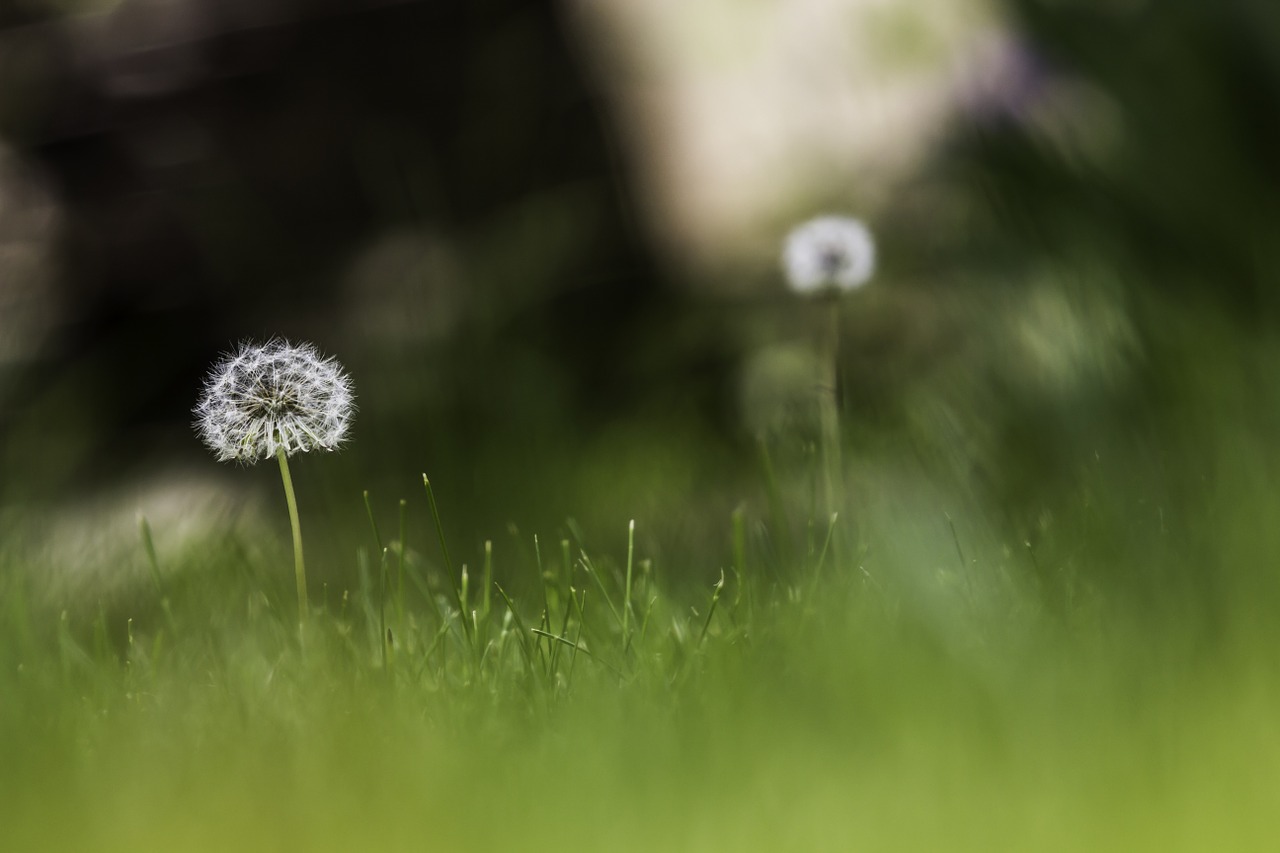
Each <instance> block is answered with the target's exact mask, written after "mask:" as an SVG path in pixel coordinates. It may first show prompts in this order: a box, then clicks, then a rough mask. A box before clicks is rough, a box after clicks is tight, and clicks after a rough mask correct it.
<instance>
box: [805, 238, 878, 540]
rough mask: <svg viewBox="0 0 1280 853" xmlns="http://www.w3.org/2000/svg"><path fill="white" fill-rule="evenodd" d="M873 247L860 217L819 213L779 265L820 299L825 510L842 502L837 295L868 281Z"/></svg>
mask: <svg viewBox="0 0 1280 853" xmlns="http://www.w3.org/2000/svg"><path fill="white" fill-rule="evenodd" d="M875 265H876V246H875V241H874V240H873V239H872V237H871V232H870V231H869V230H868V229H867V226H866V225H864V224H863V223H862V222H861V221H859V220H857V219H852V218H850V217H845V216H820V217H818V218H817V219H811V220H809V221H808V222H805V223H803V224H802V225H799V226H797V227H796V228H795V229H794V230H792V232H791V233H790V234H789V235H788V236H787V240H786V244H785V245H784V247H783V251H782V266H783V271H784V272H785V273H786V277H787V283H788V284H789V285H790V286H791V289H792V290H793V291H795V292H796V293H798V294H801V295H802V296H810V297H816V298H818V299H821V300H822V301H823V302H824V303H825V305H824V308H825V310H824V315H825V316H824V317H823V325H822V329H821V332H820V334H819V335H818V350H819V351H818V365H819V367H818V369H819V376H818V377H817V386H818V411H819V417H820V419H821V443H822V445H821V451H822V477H823V484H824V490H825V493H826V494H825V498H826V503H827V507H826V509H827V512H828V513H831V514H832V515H834V514H835V513H836V512H838V511H839V509H840V505H841V503H842V502H843V495H842V494H841V491H842V489H841V487H840V484H841V483H842V482H843V475H842V474H841V462H840V414H839V409H838V407H837V384H836V382H837V375H836V366H837V364H838V362H839V358H840V297H841V295H843V294H844V293H845V292H847V291H850V290H856V289H857V288H860V287H862V286H863V285H864V284H866V283H867V282H868V281H870V280H871V276H872V274H873V273H874V272H875Z"/></svg>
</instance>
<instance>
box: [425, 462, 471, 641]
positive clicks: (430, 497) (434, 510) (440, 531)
mask: <svg viewBox="0 0 1280 853" xmlns="http://www.w3.org/2000/svg"><path fill="white" fill-rule="evenodd" d="M422 485H423V488H425V489H426V490H427V503H428V504H430V506H431V517H432V518H433V519H434V520H435V523H436V535H437V536H439V537H440V552H441V553H442V554H443V555H444V567H445V573H446V575H447V576H448V578H449V589H450V590H451V591H452V592H453V600H454V601H455V602H456V603H457V605H458V611H459V612H460V613H461V614H462V628H463V630H464V631H465V632H466V634H467V639H468V640H472V639H473V636H474V635H473V632H472V627H471V623H470V622H469V621H467V609H466V607H465V606H463V604H462V596H461V595H460V594H459V592H458V588H457V587H456V586H454V584H453V577H454V574H453V560H452V559H451V558H450V557H449V545H448V544H447V543H446V542H445V538H444V523H443V522H441V521H440V509H439V508H438V507H437V506H436V494H435V492H433V491H432V490H431V481H430V480H429V479H427V475H426V474H423V475H422Z"/></svg>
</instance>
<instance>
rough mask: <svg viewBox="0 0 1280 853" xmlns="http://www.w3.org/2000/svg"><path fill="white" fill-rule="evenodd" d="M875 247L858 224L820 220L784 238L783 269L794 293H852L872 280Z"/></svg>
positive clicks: (843, 218)
mask: <svg viewBox="0 0 1280 853" xmlns="http://www.w3.org/2000/svg"><path fill="white" fill-rule="evenodd" d="M875 267H876V244H875V241H874V240H873V239H872V237H871V232H870V231H868V230H867V226H865V225H863V224H862V222H861V221H859V220H857V219H852V218H850V217H847V216H820V217H818V218H817V219H811V220H809V221H808V222H806V223H804V224H803V225H800V226H797V227H796V228H795V229H794V230H793V231H792V232H791V233H790V234H789V235H787V242H786V245H785V246H784V247H783V250H782V268H783V271H784V272H786V274H787V283H788V284H790V285H791V289H792V290H794V291H795V292H796V293H823V292H834V291H840V290H853V289H854V288H857V287H861V286H862V285H864V284H866V283H867V281H869V280H870V279H871V274H872V273H874V272H875Z"/></svg>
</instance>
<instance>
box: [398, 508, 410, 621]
mask: <svg viewBox="0 0 1280 853" xmlns="http://www.w3.org/2000/svg"><path fill="white" fill-rule="evenodd" d="M408 506H409V502H408V501H407V500H405V499H404V498H401V499H400V548H399V549H398V551H397V554H396V556H397V557H398V559H397V561H396V626H397V628H398V629H399V631H400V634H401V636H403V635H404V552H405V548H406V546H405V537H406V536H408V518H407V517H406V516H407V514H408Z"/></svg>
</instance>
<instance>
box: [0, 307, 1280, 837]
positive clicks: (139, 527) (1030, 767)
mask: <svg viewBox="0 0 1280 853" xmlns="http://www.w3.org/2000/svg"><path fill="white" fill-rule="evenodd" d="M1191 319H1192V318H1190V317H1188V319H1187V322H1188V323H1190V321H1191ZM1194 321H1195V324H1196V325H1197V327H1198V328H1200V330H1201V332H1200V334H1198V335H1184V334H1182V332H1183V331H1185V329H1186V328H1189V326H1187V327H1180V326H1178V325H1177V323H1176V322H1173V321H1172V320H1171V321H1170V326H1169V328H1170V329H1172V330H1173V332H1172V333H1170V334H1169V335H1168V336H1167V339H1166V341H1165V344H1164V345H1163V349H1153V350H1152V352H1153V353H1154V354H1155V355H1158V356H1159V358H1160V359H1161V363H1165V364H1172V365H1176V366H1177V369H1175V370H1172V371H1171V372H1170V373H1169V374H1168V375H1169V376H1173V377H1176V379H1170V380H1168V381H1163V382H1162V381H1161V380H1160V379H1159V376H1158V375H1153V376H1152V378H1151V379H1150V382H1149V385H1148V387H1149V388H1157V389H1163V390H1162V391H1160V392H1159V393H1158V394H1157V393H1155V392H1151V393H1152V396H1151V397H1149V398H1148V399H1147V400H1146V401H1145V402H1144V404H1143V407H1142V410H1141V411H1140V412H1138V413H1136V414H1135V413H1132V412H1130V413H1127V414H1126V415H1125V417H1124V418H1123V419H1121V420H1116V421H1108V420H1106V419H1105V418H1102V417H1101V416H1091V417H1089V418H1087V419H1085V421H1086V425H1085V426H1084V427H1081V428H1079V429H1076V430H1074V431H1072V430H1071V429H1069V428H1066V427H1062V428H1061V429H1060V431H1058V432H1047V433H1045V435H1046V436H1047V437H1049V438H1050V439H1051V440H1052V441H1054V442H1057V444H1056V445H1055V446H1056V448H1057V450H1058V451H1059V453H1060V456H1061V457H1062V458H1060V459H1059V460H1058V463H1057V465H1056V467H1055V468H1054V471H1055V472H1056V473H1055V474H1054V475H1053V476H1052V477H1050V475H1049V474H1044V475H1043V478H1044V482H1043V483H1042V484H1041V486H1040V487H1039V488H1033V489H1030V490H1029V491H1020V492H1018V493H1017V494H1018V495H1019V498H1018V500H1017V501H1016V502H1004V503H1002V502H1000V501H997V500H995V498H993V497H991V495H990V494H988V493H982V492H980V491H978V490H976V488H975V486H974V485H973V482H972V480H971V479H969V478H967V477H966V476H961V475H959V474H956V473H955V470H954V465H952V464H951V463H950V462H947V463H945V464H943V463H939V462H938V461H937V459H936V457H937V456H938V455H939V454H938V453H937V452H936V451H937V446H936V445H928V444H927V443H922V442H919V441H916V442H915V443H911V442H909V441H907V440H906V439H901V438H899V439H897V440H895V441H890V440H888V439H885V438H883V437H881V439H879V440H878V441H877V440H876V439H875V438H874V436H873V434H872V433H871V432H870V431H869V430H867V429H860V428H859V427H858V426H857V425H856V420H857V419H856V418H854V417H852V415H851V413H850V412H848V411H847V410H846V411H845V412H844V413H843V414H844V419H845V433H846V435H845V438H846V441H845V447H844V452H845V463H846V469H847V470H846V474H847V476H846V483H847V488H848V502H849V507H850V508H849V511H848V512H847V513H846V514H843V515H841V516H840V517H838V518H836V519H835V521H834V523H832V522H831V520H830V519H828V518H825V517H824V518H819V517H818V515H820V514H821V513H818V512H815V506H817V505H819V504H820V499H819V498H817V497H816V495H817V493H818V492H820V490H821V489H820V480H821V478H820V476H818V474H819V472H818V471H817V470H816V468H817V463H816V462H815V459H816V458H817V456H816V454H815V453H813V452H812V448H810V449H809V451H808V452H806V450H805V448H804V446H803V442H800V443H796V444H794V446H790V445H788V444H787V442H786V440H785V439H778V438H776V437H775V438H774V439H769V438H766V439H764V440H762V441H761V442H760V443H759V444H757V445H755V446H754V447H750V448H746V449H743V448H739V451H738V452H729V451H724V450H723V448H720V449H717V448H714V447H712V446H710V441H711V440H710V439H709V438H706V437H705V436H703V437H701V438H699V437H698V436H696V435H694V434H685V435H683V436H682V435H679V434H676V433H673V432H670V431H664V430H662V429H660V428H659V427H658V426H657V425H653V424H648V425H646V424H643V423H641V424H639V425H638V426H636V428H634V429H632V430H630V431H626V430H623V431H615V433H614V434H613V438H611V439H607V440H606V439H601V441H600V443H598V444H596V445H594V446H595V447H596V448H597V449H596V450H595V451H593V452H595V453H598V454H601V455H600V456H598V457H591V458H587V459H585V460H584V459H579V460H578V462H579V464H581V465H589V464H595V465H597V470H598V469H599V466H601V465H602V464H603V463H607V461H608V460H609V459H610V458H616V459H617V460H618V464H617V466H616V467H615V468H612V469H608V470H610V471H612V474H611V475H610V477H604V476H603V475H598V476H597V477H595V478H593V477H584V476H576V475H575V474H574V468H573V466H574V460H573V459H572V458H571V457H570V456H569V455H568V454H565V455H564V456H563V457H555V456H553V457H552V458H550V459H548V460H547V461H546V465H545V467H544V468H543V469H540V472H541V473H540V475H539V476H542V475H546V476H548V477H551V478H554V476H555V474H556V472H558V473H559V475H560V476H562V477H563V480H562V483H563V482H569V481H570V480H572V482H573V484H574V485H573V486H572V487H569V486H563V488H562V489H561V490H560V491H557V492H556V494H557V495H558V498H557V500H559V499H561V498H564V496H565V495H566V494H567V495H568V496H569V497H568V498H564V499H572V500H576V501H579V502H580V505H581V506H582V512H583V514H582V519H587V520H582V519H578V520H575V519H574V518H569V517H565V518H564V519H562V520H561V522H560V523H558V524H557V523H548V525H547V528H546V529H545V530H533V529H529V528H528V527H527V526H522V525H521V524H520V519H518V518H517V519H513V520H512V523H511V524H509V525H506V526H505V527H502V528H500V529H496V530H488V529H477V528H475V527H474V526H472V525H478V524H480V523H481V522H478V521H472V520H469V519H468V518H461V517H460V515H461V514H460V513H459V512H457V511H455V510H454V508H453V507H452V506H451V504H450V501H449V499H448V496H449V495H450V493H451V492H452V491H456V490H457V489H456V488H455V487H453V486H451V485H450V483H449V482H448V479H447V478H446V479H440V478H437V477H433V478H432V480H431V481H430V485H431V491H430V492H429V490H428V488H427V487H426V483H425V482H424V480H423V479H422V478H421V476H420V474H419V472H412V473H409V474H406V476H404V477H403V478H401V479H397V480H395V481H394V485H399V486H401V487H402V488H403V490H402V491H401V492H400V493H399V494H394V493H391V494H388V493H386V492H385V491H382V490H371V491H370V492H369V493H365V492H364V490H363V489H360V488H359V487H358V485H353V484H351V483H350V481H349V478H348V475H347V474H346V473H344V474H343V475H342V476H341V477H338V478H337V479H336V480H331V481H326V480H325V479H324V477H323V476H320V475H319V474H318V472H320V471H322V470H323V469H324V468H325V467H326V466H331V465H337V464H339V462H338V461H339V460H340V459H342V458H343V454H350V457H351V458H353V459H357V460H358V459H359V458H360V456H359V449H358V448H359V445H358V444H357V443H353V444H352V445H351V447H350V448H348V449H346V450H344V451H342V452H341V453H339V454H338V455H336V456H333V457H328V456H317V455H314V454H312V455H310V456H308V455H305V454H304V455H299V456H298V457H297V461H296V463H295V466H294V469H295V476H296V480H297V483H298V490H299V493H300V495H301V501H300V503H301V517H302V532H303V537H304V540H306V541H307V542H308V545H309V547H310V551H309V558H310V560H311V568H312V576H311V580H310V587H311V589H310V592H311V595H310V607H309V613H307V614H306V618H305V620H303V624H302V625H301V626H300V624H299V614H298V609H297V602H296V596H295V594H294V578H293V574H292V556H291V552H290V549H289V534H288V528H287V525H286V514H285V508H284V501H283V499H282V496H281V494H280V492H279V485H280V484H279V481H278V480H276V481H275V482H274V485H273V484H272V479H271V477H272V476H273V473H272V471H271V470H270V469H271V466H270V463H264V464H263V465H260V466H257V467H255V468H253V469H249V470H245V471H237V470H234V469H228V471H226V472H225V473H227V474H228V475H229V476H233V477H236V478H244V479H252V480H253V481H254V482H255V483H256V484H257V486H258V487H260V490H261V494H260V496H259V497H260V507H261V509H260V516H261V517H260V518H258V519H257V520H256V522H257V523H256V524H253V525H248V526H246V525H244V524H232V523H230V522H224V521H223V520H221V519H213V520H212V521H211V523H210V524H208V525H205V526H204V527H197V528H196V532H194V533H191V534H190V535H186V536H184V537H174V536H169V535H166V530H165V528H164V527H162V525H161V522H159V521H156V520H153V519H145V521H137V522H135V520H134V519H133V517H132V515H129V525H128V526H129V529H130V534H129V537H127V541H125V542H124V544H122V545H120V546H119V547H118V549H117V550H115V551H110V553H111V554H113V555H115V556H112V557H111V559H112V560H115V561H116V562H115V563H114V564H113V567H114V571H116V572H117V573H118V574H119V575H120V576H122V577H128V578H130V579H131V580H130V582H129V584H128V585H121V583H120V582H119V581H117V582H116V585H115V586H114V587H111V588H110V589H108V587H106V586H101V585H100V586H94V585H93V584H92V583H90V582H88V581H83V582H80V583H79V584H78V585H77V584H70V585H68V584H62V585H59V584H55V583H53V582H52V581H51V578H57V577H64V578H65V577H67V576H74V575H75V572H76V571H77V570H78V568H79V567H78V566H77V565H75V564H74V563H75V559H77V558H74V557H69V556H66V554H67V553H68V552H66V551H65V550H59V549H58V548H54V547H44V548H38V547H36V546H35V545H34V544H33V542H35V541H36V537H35V536H34V535H28V534H27V533H26V532H25V531H29V530H32V529H36V528H38V527H39V526H40V522H39V519H37V518H36V517H35V516H34V515H32V514H31V513H26V514H23V513H20V512H18V511H10V512H9V513H8V514H7V515H6V516H5V518H4V524H5V528H6V531H7V532H6V537H5V542H6V545H5V554H4V558H3V559H4V565H3V569H4V571H3V573H2V574H0V578H3V584H4V585H3V588H2V591H3V598H2V599H0V601H2V606H0V785H2V787H3V791H4V796H3V797H0V827H3V830H2V831H3V838H4V843H3V847H4V849H7V850H147V849H156V850H225V849H246V850H351V849H382V850H401V849H404V850H409V849H416V850H423V849H439V850H487V849H496V848H514V849H531V850H560V849H584V850H623V849H626V850H630V849H635V850H780V849H794V850H809V849H812V850H854V849H857V850H921V849H946V850H992V849H1009V850H1126V851H1131V850H1144V849H1150V850H1203V849H1223V850H1226V849H1232V850H1241V849H1265V848H1266V847H1267V846H1268V845H1269V843H1270V839H1271V838H1272V836H1273V833H1274V814H1275V809H1276V806H1277V805H1280V802H1278V800H1280V784H1277V783H1278V782H1280V779H1278V775H1280V774H1278V772H1277V768H1280V680H1278V678H1277V676H1278V675H1280V668H1278V664H1280V656H1278V655H1277V653H1276V649H1277V639H1280V637H1278V635H1280V631H1277V628H1276V619H1275V614H1276V613H1277V604H1278V603H1280V582H1278V580H1280V573H1278V572H1277V564H1278V563H1277V557H1280V536H1278V535H1277V534H1276V533H1275V532H1274V531H1275V530H1276V529H1277V528H1276V527H1275V524H1274V521H1275V519H1276V518H1278V517H1280V492H1277V491H1276V489H1275V487H1274V484H1275V473H1276V466H1277V462H1280V457H1278V456H1277V453H1276V452H1275V449H1274V448H1275V446H1276V445H1275V441H1274V430H1273V427H1274V425H1275V424H1276V423H1277V422H1278V421H1277V417H1278V416H1280V394H1277V393H1276V391H1275V390H1274V389H1273V388H1270V389H1269V388H1267V387H1266V385H1265V384H1262V383H1259V382H1258V381H1257V379H1258V378H1259V377H1261V376H1264V375H1266V374H1267V365H1268V364H1273V363H1274V361H1273V358H1274V356H1275V354H1276V353H1277V352H1280V350H1278V349H1277V348H1276V345H1275V344H1274V343H1268V342H1267V341H1265V340H1262V339H1260V337H1255V338H1253V339H1243V338H1239V337H1232V335H1233V330H1232V329H1231V327H1229V326H1228V325H1226V324H1224V323H1218V324H1217V325H1216V326H1215V325H1214V323H1213V321H1210V320H1207V319H1206V318H1205V317H1204V316H1197V317H1195V318H1194ZM1215 328H1216V329H1217V331H1214V329H1215ZM1231 341H1234V342H1235V345H1234V346H1227V344H1228V343H1229V342H1231ZM1189 365H1194V366H1195V369H1194V370H1190V369H1184V368H1187V367H1188V366H1189ZM1272 384H1274V383H1272ZM1054 417H1055V418H1056V417H1058V414H1054ZM619 435H620V436H621V437H619ZM357 438H358V436H357ZM1047 440H1048V439H1047ZM610 442H612V443H610ZM789 446H790V447H791V451H794V452H791V451H789V450H788V447H789ZM931 447H932V451H931V450H930V448H931ZM797 448H798V449H797ZM1007 452H1008V453H1011V454H1012V453H1014V452H1015V451H1014V449H1013V445H1012V444H1011V445H1010V446H1009V449H1008V451H1007ZM493 453H494V454H495V455H494V456H493V457H485V459H483V460H477V462H476V465H477V467H478V468H480V469H482V470H489V467H493V468H500V464H499V463H498V462H493V461H492V459H498V460H502V459H505V458H506V457H505V456H503V454H502V450H501V448H498V449H496V450H494V451H493ZM548 453H552V454H553V453H554V451H550V450H549V451H548ZM611 454H612V456H611ZM708 459H710V460H713V461H710V462H709V461H707V460H708ZM208 464H209V465H210V466H214V465H215V463H214V462H213V461H212V460H209V463H208ZM1027 464H1030V463H1027ZM487 466H488V467H487ZM707 466H710V468H711V469H713V470H715V471H718V472H719V475H720V477H719V479H716V480H713V481H712V482H711V483H709V484H708V483H707V482H703V481H701V479H700V475H701V473H706V469H707ZM717 466H718V467H717ZM446 468H447V466H446ZM447 470H448V471H449V472H450V476H454V475H455V474H456V472H457V471H458V470H459V469H458V468H457V467H456V466H455V467H454V468H447ZM428 473H430V472H428ZM511 477H512V481H513V482H517V481H518V482H519V483H521V484H523V485H522V486H521V487H522V488H530V487H529V482H530V478H529V477H526V476H525V475H524V474H522V473H521V472H518V471H516V470H515V469H514V468H512V469H511ZM533 479H536V478H533ZM694 480H698V482H692V481H694ZM664 484H665V485H664ZM492 488H493V489H494V490H495V492H497V491H501V490H502V489H503V482H502V481H499V482H496V483H494V484H493V485H492ZM548 488H552V487H550V486H548ZM436 492H438V494H437V493H436ZM308 495H310V496H308ZM984 495H985V496H984ZM593 496H594V497H593ZM646 496H647V497H646ZM537 497H538V494H537V492H536V490H533V491H530V492H528V499H527V504H526V505H527V506H529V507H535V506H536V505H537ZM436 499H438V500H436ZM433 501H435V504H434V511H433ZM459 503H461V501H459ZM628 505H631V506H636V505H643V507H644V508H645V509H647V510H648V512H649V513H650V515H651V516H652V517H651V518H650V519H646V517H645V516H644V515H643V514H641V513H638V512H637V513H635V514H634V516H635V517H634V527H633V526H632V521H633V519H632V514H630V513H628V511H627V510H628ZM529 512H530V514H531V515H535V516H536V511H535V510H534V509H532V508H531V509H529ZM451 513H452V514H451ZM611 515H612V516H614V517H615V518H616V523H612V524H606V523H604V522H603V521H601V519H602V518H607V517H609V516H611ZM163 523H164V524H169V525H174V524H177V522H175V521H174V520H173V519H172V518H170V519H167V520H165V521H164V522H163ZM82 559H85V560H88V559H89V558H87V557H85V558H82Z"/></svg>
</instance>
